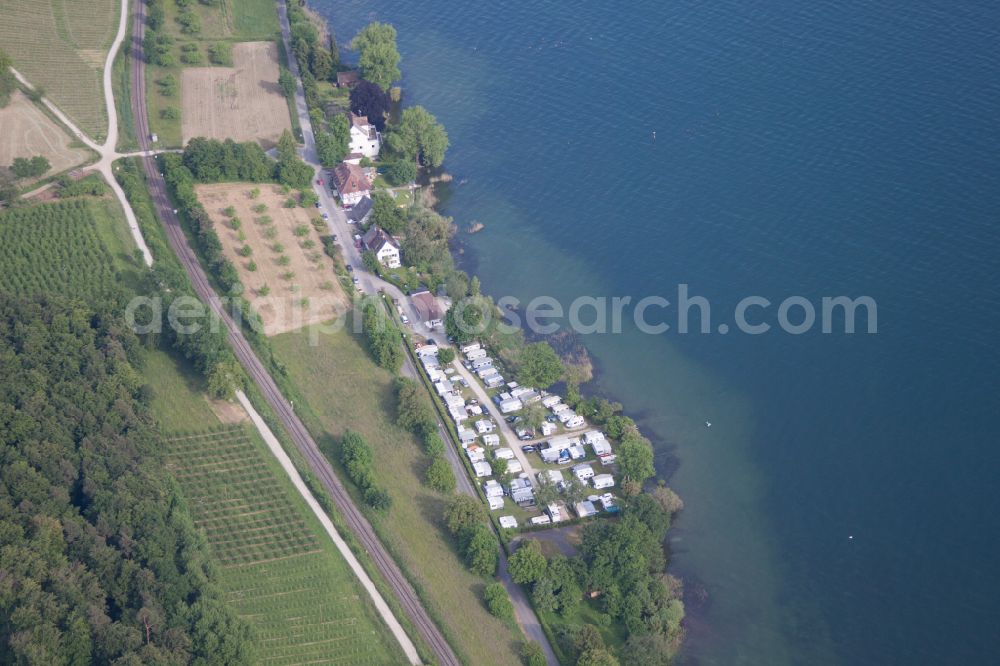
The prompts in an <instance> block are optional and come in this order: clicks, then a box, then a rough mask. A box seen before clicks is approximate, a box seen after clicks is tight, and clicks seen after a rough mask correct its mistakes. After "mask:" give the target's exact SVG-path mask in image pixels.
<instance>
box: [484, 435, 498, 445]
mask: <svg viewBox="0 0 1000 666" xmlns="http://www.w3.org/2000/svg"><path fill="white" fill-rule="evenodd" d="M483 444H485V445H486V446H498V445H499V444H500V435H493V434H489V433H487V434H485V435H483Z"/></svg>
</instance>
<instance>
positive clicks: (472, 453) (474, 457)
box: [465, 444, 486, 463]
mask: <svg viewBox="0 0 1000 666" xmlns="http://www.w3.org/2000/svg"><path fill="white" fill-rule="evenodd" d="M465 455H467V456H469V462H471V463H477V462H479V461H480V460H486V453H485V452H484V451H483V447H481V446H479V445H478V444H469V445H468V446H467V447H465Z"/></svg>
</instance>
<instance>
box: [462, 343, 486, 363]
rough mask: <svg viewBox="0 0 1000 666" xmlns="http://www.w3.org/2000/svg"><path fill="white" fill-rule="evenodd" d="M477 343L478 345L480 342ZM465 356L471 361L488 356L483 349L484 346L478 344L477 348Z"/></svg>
mask: <svg viewBox="0 0 1000 666" xmlns="http://www.w3.org/2000/svg"><path fill="white" fill-rule="evenodd" d="M476 344H477V345H478V344H479V343H476ZM465 358H466V359H467V360H469V361H478V360H479V359H481V358H486V350H485V349H483V348H482V347H479V346H477V347H476V348H475V349H473V350H472V351H470V352H468V353H467V354H466V355H465Z"/></svg>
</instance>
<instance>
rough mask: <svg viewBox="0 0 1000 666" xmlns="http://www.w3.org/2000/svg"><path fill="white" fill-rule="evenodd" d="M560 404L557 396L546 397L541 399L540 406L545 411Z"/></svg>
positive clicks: (560, 400) (559, 398)
mask: <svg viewBox="0 0 1000 666" xmlns="http://www.w3.org/2000/svg"><path fill="white" fill-rule="evenodd" d="M560 402H562V398H561V397H559V396H557V395H547V396H545V397H544V398H542V406H543V407H545V408H546V409H551V408H552V407H555V406H556V405H558V404H559V403H560Z"/></svg>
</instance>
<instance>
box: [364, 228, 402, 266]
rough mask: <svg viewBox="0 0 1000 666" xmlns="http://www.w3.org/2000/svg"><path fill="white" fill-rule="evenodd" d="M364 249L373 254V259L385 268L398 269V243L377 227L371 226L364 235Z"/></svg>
mask: <svg viewBox="0 0 1000 666" xmlns="http://www.w3.org/2000/svg"><path fill="white" fill-rule="evenodd" d="M364 243H365V247H367V248H368V249H369V250H371V251H372V252H374V253H375V258H376V259H378V261H379V263H380V264H382V265H383V266H385V267H386V268H399V266H400V261H399V243H397V242H396V239H395V238H393V237H392V236H390V235H389V234H387V233H386V232H385V231H383V230H382V229H380V228H379V227H377V226H375V225H372V227H371V229H369V230H368V232H367V233H365V237H364Z"/></svg>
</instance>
